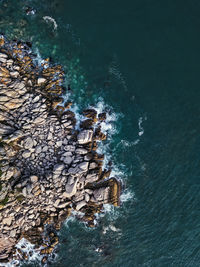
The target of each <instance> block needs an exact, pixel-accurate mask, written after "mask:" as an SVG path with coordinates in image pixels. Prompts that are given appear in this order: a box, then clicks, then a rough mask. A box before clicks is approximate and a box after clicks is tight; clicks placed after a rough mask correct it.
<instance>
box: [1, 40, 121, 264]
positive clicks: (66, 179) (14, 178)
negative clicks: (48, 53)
mask: <svg viewBox="0 0 200 267" xmlns="http://www.w3.org/2000/svg"><path fill="white" fill-rule="evenodd" d="M33 60H34V55H33V54H32V51H31V49H30V47H29V45H27V44H26V43H21V42H16V41H10V42H9V41H7V40H6V39H5V38H4V37H3V36H2V37H1V38H0V138H1V143H0V164H1V165H0V168H1V176H0V185H1V186H0V189H1V190H0V231H1V234H0V263H1V262H8V261H11V260H12V259H13V257H15V256H14V254H15V246H16V244H17V243H18V241H19V240H20V239H22V238H23V237H24V238H26V239H27V240H29V241H30V242H31V243H33V244H35V245H36V246H37V247H41V251H40V253H41V254H42V255H44V256H43V259H42V262H43V263H45V262H46V261H47V260H48V254H51V253H52V252H53V250H54V247H55V246H56V245H57V244H58V242H59V240H58V236H57V234H56V232H57V231H58V230H59V229H60V227H61V224H62V222H63V221H64V220H65V219H66V218H67V217H68V216H69V215H70V211H71V210H72V209H73V210H76V211H81V212H83V213H84V216H83V217H82V220H83V221H85V222H86V223H87V224H88V226H90V227H94V226H95V225H94V219H95V213H97V212H101V210H102V209H103V204H108V203H109V204H113V205H114V206H119V205H120V200H119V197H120V193H121V183H120V181H118V180H117V179H116V178H115V177H110V173H111V169H108V170H102V165H103V159H104V156H103V155H99V154H98V153H97V152H96V149H97V142H98V141H103V140H105V139H106V135H105V134H103V133H102V132H101V122H103V121H105V119H106V113H101V114H99V115H98V116H97V112H96V111H95V110H94V109H87V110H84V111H83V115H84V117H85V119H84V120H83V121H81V123H80V130H77V129H76V128H75V126H76V119H75V115H74V113H73V112H72V111H71V110H70V109H69V108H70V106H71V105H72V103H71V102H67V103H65V104H64V106H63V105H62V104H63V98H62V94H63V93H64V91H65V89H64V87H63V86H62V84H63V80H64V72H63V70H62V67H61V66H60V65H53V64H51V63H50V62H49V59H46V60H44V61H43V64H42V65H41V67H40V68H39V67H38V66H37V65H36V64H34V63H33ZM61 105H62V106H61ZM44 230H45V233H46V234H45V235H44ZM5 240H6V242H5ZM5 244H6V246H5ZM18 257H19V256H18ZM23 258H24V255H22V259H23ZM19 260H20V259H19Z"/></svg>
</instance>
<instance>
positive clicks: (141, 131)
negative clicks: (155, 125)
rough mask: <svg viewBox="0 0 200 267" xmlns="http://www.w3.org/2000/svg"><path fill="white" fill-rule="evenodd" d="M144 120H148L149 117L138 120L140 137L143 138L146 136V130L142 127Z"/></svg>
mask: <svg viewBox="0 0 200 267" xmlns="http://www.w3.org/2000/svg"><path fill="white" fill-rule="evenodd" d="M144 120H147V117H146V116H145V117H140V118H139V120H138V128H139V132H138V135H139V136H142V135H143V134H144V128H143V127H142V123H143V121H144Z"/></svg>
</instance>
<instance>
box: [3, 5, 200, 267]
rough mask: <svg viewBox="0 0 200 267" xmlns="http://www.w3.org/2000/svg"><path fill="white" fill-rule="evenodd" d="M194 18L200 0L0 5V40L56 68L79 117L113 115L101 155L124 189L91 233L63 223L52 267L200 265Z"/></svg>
mask: <svg viewBox="0 0 200 267" xmlns="http://www.w3.org/2000/svg"><path fill="white" fill-rule="evenodd" d="M27 6H30V7H32V8H33V9H34V10H35V13H34V12H33V13H34V14H29V15H26V12H25V10H26V7H27ZM199 12H200V3H199V1H197V0H193V1H186V0H185V1H183V0H182V1H180V0H173V1H172V0H168V1H159V0H134V1H133V0H125V1H119V0H115V1H108V0H107V1H105V0H94V1H91V0H85V1H80V0H79V1H77V0H73V1H72V0H68V1H66V0H65V1H64V0H57V1H56V0H54V1H53V0H52V1H50V0H48V1H44V0H40V1H39V0H32V1H31V0H29V1H25V0H21V1H14V0H13V1H8V0H7V1H2V0H1V1H0V31H1V32H3V33H5V34H6V35H7V36H9V37H10V38H16V39H22V40H27V41H31V42H32V43H33V50H34V51H35V52H39V53H40V55H41V56H42V57H48V56H50V57H51V58H52V59H53V60H54V61H55V62H58V63H61V64H62V65H63V66H64V67H65V70H66V72H67V77H66V84H69V83H70V86H71V88H72V90H73V93H72V95H71V98H72V99H73V100H74V102H76V103H77V104H78V107H79V108H80V109H82V108H84V107H87V106H88V105H89V104H92V105H94V104H97V103H99V106H100V103H104V106H105V107H106V108H107V110H110V116H111V119H110V120H111V122H110V126H112V128H111V129H110V130H109V140H108V142H107V143H106V145H105V146H104V147H103V148H104V150H106V155H107V158H109V157H112V160H113V165H114V171H115V174H116V175H117V176H119V177H120V178H121V179H123V182H124V187H125V191H124V194H123V196H122V205H121V207H120V208H115V209H111V208H110V209H111V210H109V207H107V209H106V210H107V212H106V213H105V214H104V216H103V215H102V217H100V218H99V225H98V226H97V228H96V229H88V228H86V227H85V226H84V225H83V224H82V223H80V222H78V221H76V220H74V219H73V218H72V219H70V220H69V221H67V222H66V223H65V225H64V226H63V228H62V230H61V232H60V240H61V243H60V245H59V246H58V248H57V252H56V258H55V259H52V263H51V264H49V266H55V267H56V266H60V267H64V266H68V267H74V266H106V267H108V266H120V267H121V266H125V267H129V266H130V267H131V266H136V267H154V266H155V267H157V266H158V267H165V266H176V267H177V266H178V267H182V266H184V267H198V266H200V245H199V244H200V212H199V211H200V208H199V207H200V179H199V178H200V168H199V166H200V157H199V154H200V139H199V131H200V124H199V119H200V104H199V103H200V91H199V87H200V86H199V85H200V84H199V83H200V80H199V77H200V76H199V70H200V53H199V47H200V34H199V31H200V30H199V29H200V19H199ZM44 16H51V17H52V18H54V19H55V21H56V23H57V29H54V28H56V27H55V25H54V24H53V22H51V21H49V20H48V21H45V20H44V19H43V17H44ZM100 97H101V98H100ZM125 200H126V201H125ZM24 266H25V265H24ZM26 266H39V264H38V262H37V261H36V262H35V263H31V264H28V265H26Z"/></svg>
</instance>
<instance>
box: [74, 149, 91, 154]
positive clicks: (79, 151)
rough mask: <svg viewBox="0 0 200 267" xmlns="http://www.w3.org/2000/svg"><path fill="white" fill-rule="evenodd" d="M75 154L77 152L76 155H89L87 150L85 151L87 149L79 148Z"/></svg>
mask: <svg viewBox="0 0 200 267" xmlns="http://www.w3.org/2000/svg"><path fill="white" fill-rule="evenodd" d="M75 152H76V154H81V155H84V154H87V153H88V151H87V149H85V148H77V149H76V151H75Z"/></svg>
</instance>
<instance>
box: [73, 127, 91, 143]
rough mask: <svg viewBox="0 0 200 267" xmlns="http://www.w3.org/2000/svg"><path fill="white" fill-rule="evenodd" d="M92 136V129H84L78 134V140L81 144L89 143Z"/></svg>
mask: <svg viewBox="0 0 200 267" xmlns="http://www.w3.org/2000/svg"><path fill="white" fill-rule="evenodd" d="M92 137H93V131H92V130H84V131H82V132H80V133H79V134H78V137H77V141H78V143H79V144H87V143H89V142H91V141H92Z"/></svg>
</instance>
